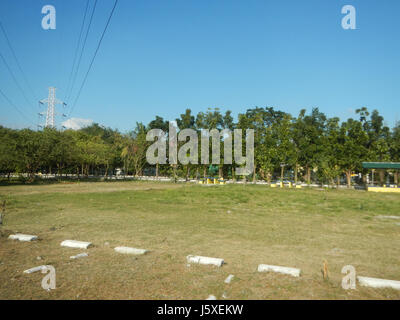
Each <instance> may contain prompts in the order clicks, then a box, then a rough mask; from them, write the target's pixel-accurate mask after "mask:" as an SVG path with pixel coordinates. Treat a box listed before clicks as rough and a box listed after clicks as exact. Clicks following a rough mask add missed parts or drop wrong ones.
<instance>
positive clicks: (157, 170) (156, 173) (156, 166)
mask: <svg viewBox="0 0 400 320" xmlns="http://www.w3.org/2000/svg"><path fill="white" fill-rule="evenodd" d="M156 179H157V180H158V162H157V163H156Z"/></svg>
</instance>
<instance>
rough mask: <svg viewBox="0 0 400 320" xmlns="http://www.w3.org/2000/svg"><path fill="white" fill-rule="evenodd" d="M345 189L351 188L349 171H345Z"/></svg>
mask: <svg viewBox="0 0 400 320" xmlns="http://www.w3.org/2000/svg"><path fill="white" fill-rule="evenodd" d="M346 179H347V188H350V187H351V170H346Z"/></svg>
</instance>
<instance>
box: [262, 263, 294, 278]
mask: <svg viewBox="0 0 400 320" xmlns="http://www.w3.org/2000/svg"><path fill="white" fill-rule="evenodd" d="M258 272H278V273H284V274H288V275H291V276H293V277H300V272H301V270H300V269H296V268H288V267H280V266H271V265H268V264H260V265H259V266H258Z"/></svg>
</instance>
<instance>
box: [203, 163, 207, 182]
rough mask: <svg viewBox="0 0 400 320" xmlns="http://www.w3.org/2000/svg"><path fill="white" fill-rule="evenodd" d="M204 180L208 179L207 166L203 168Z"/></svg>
mask: <svg viewBox="0 0 400 320" xmlns="http://www.w3.org/2000/svg"><path fill="white" fill-rule="evenodd" d="M203 178H204V179H205V178H207V168H206V166H204V167H203Z"/></svg>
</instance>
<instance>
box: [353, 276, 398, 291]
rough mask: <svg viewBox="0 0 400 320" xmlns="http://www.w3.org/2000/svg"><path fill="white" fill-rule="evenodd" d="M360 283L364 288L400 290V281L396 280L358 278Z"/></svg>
mask: <svg viewBox="0 0 400 320" xmlns="http://www.w3.org/2000/svg"><path fill="white" fill-rule="evenodd" d="M357 280H358V283H359V284H360V285H361V286H364V287H371V288H391V289H395V290H400V281H396V280H386V279H378V278H369V277H357Z"/></svg>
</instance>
